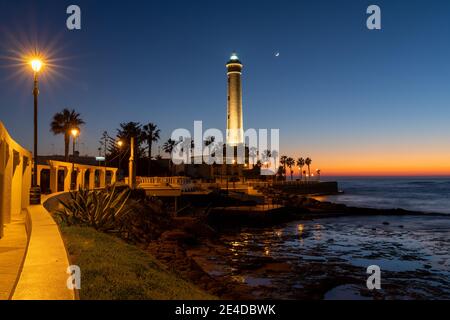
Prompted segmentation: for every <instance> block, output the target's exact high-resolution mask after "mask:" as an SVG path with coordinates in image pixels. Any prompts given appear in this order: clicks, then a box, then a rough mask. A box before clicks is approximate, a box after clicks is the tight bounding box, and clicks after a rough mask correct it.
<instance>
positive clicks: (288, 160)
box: [286, 157, 295, 181]
mask: <svg viewBox="0 0 450 320" xmlns="http://www.w3.org/2000/svg"><path fill="white" fill-rule="evenodd" d="M286 165H287V166H288V167H289V170H290V171H291V181H293V180H294V177H293V174H294V170H293V169H292V167H293V166H295V160H294V159H292V158H291V157H289V158H287V159H286Z"/></svg>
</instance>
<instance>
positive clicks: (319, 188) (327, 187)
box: [273, 181, 339, 195]
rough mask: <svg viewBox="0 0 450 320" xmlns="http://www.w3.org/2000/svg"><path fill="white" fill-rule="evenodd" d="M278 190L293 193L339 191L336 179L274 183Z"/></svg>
mask: <svg viewBox="0 0 450 320" xmlns="http://www.w3.org/2000/svg"><path fill="white" fill-rule="evenodd" d="M273 188H274V189H276V190H280V191H283V192H285V193H291V194H303V195H307V194H334V193H338V192H339V188H338V183H337V182H335V181H327V182H311V183H301V182H298V183H295V182H294V183H277V184H274V185H273Z"/></svg>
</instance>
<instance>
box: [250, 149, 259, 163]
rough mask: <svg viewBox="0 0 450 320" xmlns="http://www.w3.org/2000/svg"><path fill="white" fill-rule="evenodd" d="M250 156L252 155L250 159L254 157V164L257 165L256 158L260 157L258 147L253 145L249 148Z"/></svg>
mask: <svg viewBox="0 0 450 320" xmlns="http://www.w3.org/2000/svg"><path fill="white" fill-rule="evenodd" d="M248 156H249V157H250V159H252V165H253V167H255V166H256V162H255V159H256V158H257V157H258V148H256V147H251V148H250V149H249V153H248Z"/></svg>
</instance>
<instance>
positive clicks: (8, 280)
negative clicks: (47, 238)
mask: <svg viewBox="0 0 450 320" xmlns="http://www.w3.org/2000/svg"><path fill="white" fill-rule="evenodd" d="M11 220H12V221H11V223H10V224H7V225H5V227H4V228H5V229H4V232H5V236H4V237H3V238H2V239H0V300H8V299H10V298H11V295H12V292H13V290H14V288H15V286H16V283H17V281H18V277H19V272H20V270H21V267H22V263H23V259H24V256H25V253H26V249H27V241H28V237H27V232H26V228H25V213H22V214H20V215H15V216H13V217H11Z"/></svg>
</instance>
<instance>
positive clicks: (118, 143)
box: [117, 140, 123, 181]
mask: <svg viewBox="0 0 450 320" xmlns="http://www.w3.org/2000/svg"><path fill="white" fill-rule="evenodd" d="M117 146H118V147H119V149H121V151H122V147H123V141H122V140H119V141H117ZM121 151H120V152H119V181H120V178H121V177H122V174H121V162H122V155H121V154H120V153H121Z"/></svg>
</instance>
